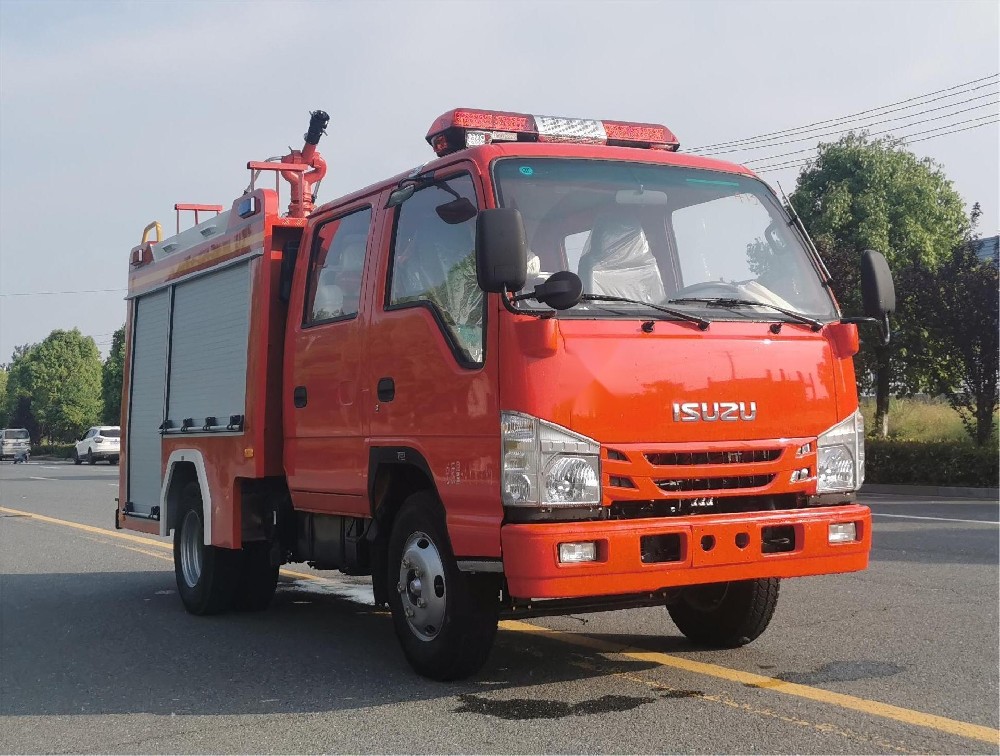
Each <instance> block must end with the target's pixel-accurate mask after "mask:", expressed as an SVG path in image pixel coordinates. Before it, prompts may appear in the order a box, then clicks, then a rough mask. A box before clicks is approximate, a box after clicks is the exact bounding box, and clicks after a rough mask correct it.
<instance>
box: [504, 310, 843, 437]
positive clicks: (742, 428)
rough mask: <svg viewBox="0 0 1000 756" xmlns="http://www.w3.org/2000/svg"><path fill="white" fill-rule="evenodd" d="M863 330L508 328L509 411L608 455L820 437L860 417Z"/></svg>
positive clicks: (510, 321) (533, 323) (571, 322)
mask: <svg viewBox="0 0 1000 756" xmlns="http://www.w3.org/2000/svg"><path fill="white" fill-rule="evenodd" d="M856 351H857V330H856V328H855V327H854V326H853V325H851V326H845V325H841V324H833V325H828V326H826V327H824V329H823V330H822V331H819V332H814V331H812V330H811V329H810V328H809V327H808V326H800V325H798V324H793V323H783V324H782V325H781V328H780V330H779V331H778V332H777V333H774V332H773V331H772V329H771V324H769V323H759V322H713V323H712V324H711V326H710V327H709V329H708V330H707V331H701V330H699V329H698V328H697V326H696V325H694V324H688V323H679V322H675V321H647V322H646V323H643V322H641V321H637V320H585V319H576V318H573V319H569V318H567V319H557V318H548V319H538V318H525V317H512V318H511V317H509V318H501V323H500V376H501V378H500V386H501V389H500V400H501V406H502V407H503V408H504V409H507V410H516V411H520V412H526V413H528V414H531V415H534V416H536V417H540V418H543V419H545V420H549V421H551V422H554V423H557V424H559V425H562V426H564V427H566V428H569V429H571V430H573V431H576V432H577V433H582V434H583V435H585V436H589V437H590V438H593V439H595V440H596V441H599V442H601V443H630V442H631V443H635V442H651V443H673V442H688V441H700V442H704V441H752V440H763V439H779V438H805V437H810V436H816V435H818V434H819V433H822V432H823V431H824V430H826V429H827V428H829V427H830V426H832V425H833V424H835V423H836V422H837V421H839V420H841V419H843V418H844V417H845V416H846V415H848V414H849V413H851V412H852V411H854V409H856V407H857V391H856V387H855V383H854V370H853V365H852V362H851V357H852V356H853V354H854V353H855V352H856Z"/></svg>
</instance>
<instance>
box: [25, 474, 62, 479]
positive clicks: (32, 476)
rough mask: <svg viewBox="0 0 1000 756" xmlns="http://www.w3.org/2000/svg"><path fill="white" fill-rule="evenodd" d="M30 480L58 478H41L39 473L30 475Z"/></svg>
mask: <svg viewBox="0 0 1000 756" xmlns="http://www.w3.org/2000/svg"><path fill="white" fill-rule="evenodd" d="M28 480H56V478H40V477H38V476H37V475H29V476H28Z"/></svg>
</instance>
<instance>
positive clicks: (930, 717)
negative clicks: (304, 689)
mask: <svg viewBox="0 0 1000 756" xmlns="http://www.w3.org/2000/svg"><path fill="white" fill-rule="evenodd" d="M0 512H3V513H5V514H13V515H21V516H24V517H28V518H30V519H33V520H38V521H39V522H46V523H50V524H52V525H62V526H63V527H69V528H75V529H76V530H83V531H86V532H88V533H97V534H99V535H102V536H105V537H112V538H119V539H122V540H127V541H132V542H136V543H141V544H144V545H146V546H156V547H159V548H163V549H173V546H172V545H171V544H169V543H165V542H163V541H154V540H153V539H151V538H143V537H141V536H135V535H132V534H130V533H121V532H119V531H117V530H106V529H104V528H97V527H94V526H93V525H83V524H82V523H78V522H70V521H68V520H59V519H56V518H55V517H47V516H45V515H40V514H35V513H34V512H24V511H21V510H18V509H9V508H7V507H0ZM136 550H137V549H136ZM150 556H157V555H156V554H150ZM281 572H282V573H283V574H285V575H289V576H291V577H298V578H305V579H308V580H322V579H323V578H321V577H319V576H317V575H310V574H309V573H306V572H296V571H292V570H282V571H281ZM500 626H501V627H502V628H503V629H505V630H510V631H512V632H519V633H527V634H531V635H540V636H549V637H551V638H553V639H555V640H559V641H562V642H564V643H569V644H571V645H574V646H581V647H584V648H589V649H592V650H594V651H598V652H601V653H608V654H619V655H621V656H624V657H626V658H628V659H634V660H636V661H640V662H645V663H647V664H655V665H657V666H661V667H672V668H674V669H680V670H683V671H685V672H691V673H693V674H697V675H704V676H707V677H715V678H717V679H720V680H728V681H729V682H735V683H742V684H743V685H749V686H751V687H754V688H761V689H764V690H772V691H774V692H776V693H783V694H785V695H789V696H797V697H798V698H805V699H808V700H811V701H816V702H818V703H824V704H829V705H831V706H838V707H840V708H842V709H851V710H853V711H859V712H861V713H863V714H868V715H869V716H873V717H882V718H883V719H892V720H895V721H897V722H902V723H904V724H908V725H915V726H917V727H926V728H929V729H932V730H938V731H939V732H945V733H948V734H949V735H958V736H959V737H963V738H971V739H972V740H979V741H982V742H984V743H989V744H990V745H1000V730H995V729H993V728H992V727H984V726H982V725H977V724H972V723H970V722H962V721H959V720H957V719H949V718H947V717H940V716H937V715H936V714H926V713H924V712H922V711H915V710H914V709H904V708H902V707H900V706H893V705H891V704H886V703H882V702H880V701H872V700H870V699H867V698H859V697H858V696H851V695H847V694H845V693H835V692H833V691H830V690H824V689H823V688H813V687H810V686H808V685H800V684H799V683H790V682H785V681H784V680H779V679H777V678H775V677H766V676H764V675H758V674H755V673H753V672H743V671H742V670H738V669H730V668H729V667H722V666H720V665H718V664H709V663H707V662H699V661H693V660H691V659H685V658H683V657H680V656H673V655H671V654H664V653H660V652H657V651H643V650H641V649H638V648H633V647H631V646H617V645H615V644H613V643H609V642H607V641H604V640H601V639H599V638H593V637H591V636H588V635H579V634H576V633H568V632H565V631H562V630H552V629H550V628H547V627H541V626H539V625H532V624H529V623H527V622H520V621H518V620H505V621H503V622H501V623H500Z"/></svg>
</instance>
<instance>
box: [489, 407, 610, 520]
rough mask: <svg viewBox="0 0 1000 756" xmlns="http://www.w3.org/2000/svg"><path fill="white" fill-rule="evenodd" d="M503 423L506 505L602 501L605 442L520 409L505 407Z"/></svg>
mask: <svg viewBox="0 0 1000 756" xmlns="http://www.w3.org/2000/svg"><path fill="white" fill-rule="evenodd" d="M500 425H501V433H502V435H503V503H504V504H505V505H507V506H509V507H552V506H575V505H579V504H600V503H601V447H600V444H598V443H597V442H596V441H594V440H592V439H589V438H587V437H586V436H581V435H579V434H578V433H573V432H572V431H569V430H567V429H565V428H563V427H561V426H558V425H555V424H553V423H549V422H546V421H545V420H539V419H538V418H537V417H532V416H531V415H525V414H522V413H520V412H502V413H500Z"/></svg>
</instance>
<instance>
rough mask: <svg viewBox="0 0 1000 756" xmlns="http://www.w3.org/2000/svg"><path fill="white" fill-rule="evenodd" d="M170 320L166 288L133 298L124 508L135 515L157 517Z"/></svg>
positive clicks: (168, 293) (168, 298)
mask: <svg viewBox="0 0 1000 756" xmlns="http://www.w3.org/2000/svg"><path fill="white" fill-rule="evenodd" d="M169 321H170V292H169V291H168V290H166V289H164V290H161V291H157V292H154V293H152V294H146V295H144V296H142V297H139V298H138V299H137V300H136V303H135V322H134V324H133V344H134V347H133V350H132V380H131V392H130V397H129V411H128V430H127V434H126V443H127V444H128V448H127V450H126V455H127V459H128V488H127V503H126V505H125V507H126V508H127V511H128V512H129V513H130V514H132V515H133V516H138V517H145V518H152V519H158V518H159V501H160V472H161V471H160V462H161V460H160V457H161V449H160V438H161V437H160V425H161V424H162V423H163V407H164V400H165V398H166V393H165V392H166V381H167V371H166V356H167V341H168V331H169Z"/></svg>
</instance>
